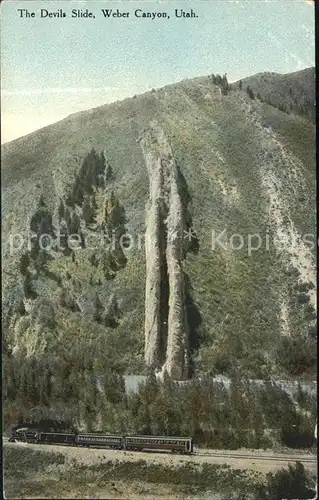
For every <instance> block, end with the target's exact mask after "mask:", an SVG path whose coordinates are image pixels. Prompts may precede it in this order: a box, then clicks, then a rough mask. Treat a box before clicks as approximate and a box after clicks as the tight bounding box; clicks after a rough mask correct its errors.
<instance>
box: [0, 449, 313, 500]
mask: <svg viewBox="0 0 319 500" xmlns="http://www.w3.org/2000/svg"><path fill="white" fill-rule="evenodd" d="M4 483H5V491H6V497H7V498H26V496H28V497H34V496H40V497H42V498H43V497H46V496H48V495H49V496H50V498H52V495H54V498H62V497H63V495H66V494H67V496H69V494H70V492H72V493H73V495H74V496H76V497H77V496H78V495H79V494H81V495H82V498H83V495H87V494H89V493H91V495H92V489H93V491H95V492H100V491H101V492H102V491H104V492H105V491H106V488H109V490H110V491H112V493H113V494H114V493H115V494H116V493H117V494H119V492H120V491H121V490H122V489H123V487H124V488H126V491H127V488H128V487H133V486H135V488H136V489H135V491H134V493H135V495H134V496H136V495H138V496H139V494H140V495H141V497H143V495H142V494H143V493H144V491H145V489H146V491H149V489H148V488H149V487H150V486H151V485H153V488H152V490H151V491H152V493H153V495H152V496H153V497H157V494H158V493H160V492H161V487H165V488H166V490H165V491H166V492H169V494H174V495H175V498H180V495H185V494H187V495H194V496H195V495H196V496H198V495H201V494H204V493H213V494H217V493H220V494H221V498H222V499H225V500H226V499H227V500H229V499H232V500H239V499H240V500H243V499H250V500H281V499H282V498H287V499H290V498H296V496H294V495H296V494H298V498H300V499H303V498H311V497H312V496H313V494H314V492H313V490H312V489H311V487H312V485H313V480H312V478H311V477H310V475H309V474H308V473H307V472H306V471H305V469H304V467H303V466H302V464H300V463H299V462H297V463H296V464H295V465H294V466H292V465H289V467H288V469H282V470H279V471H277V472H276V473H269V474H267V475H266V477H264V476H262V474H260V473H256V472H249V471H246V470H240V469H232V468H230V467H229V466H227V465H214V464H202V465H198V464H194V463H191V462H186V463H181V464H179V465H176V466H173V467H172V466H168V465H160V464H155V463H148V462H146V461H144V460H139V461H136V462H125V461H117V460H114V461H105V462H103V463H100V464H95V465H82V464H80V463H78V462H77V461H75V460H72V461H71V462H69V463H66V462H65V460H64V457H63V456H62V455H61V454H56V453H45V452H43V451H36V452H35V451H33V450H30V449H26V448H24V449H21V448H17V447H14V448H13V447H5V449H4ZM120 488H121V489H120ZM144 488H145V489H144ZM307 495H308V496H307ZM74 496H73V498H74ZM104 496H105V494H104Z"/></svg>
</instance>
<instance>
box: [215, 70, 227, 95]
mask: <svg viewBox="0 0 319 500" xmlns="http://www.w3.org/2000/svg"><path fill="white" fill-rule="evenodd" d="M211 79H212V81H213V84H214V85H218V86H219V87H220V89H221V91H222V94H223V95H227V94H228V91H229V90H230V88H229V83H228V80H227V73H225V74H224V75H223V76H220V75H214V74H212V75H211Z"/></svg>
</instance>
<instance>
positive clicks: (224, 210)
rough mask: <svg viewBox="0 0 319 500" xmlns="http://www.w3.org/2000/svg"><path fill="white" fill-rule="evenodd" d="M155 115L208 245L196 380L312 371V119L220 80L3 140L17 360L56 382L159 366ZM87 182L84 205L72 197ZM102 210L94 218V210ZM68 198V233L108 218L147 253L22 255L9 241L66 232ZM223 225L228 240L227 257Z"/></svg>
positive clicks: (192, 266)
mask: <svg viewBox="0 0 319 500" xmlns="http://www.w3.org/2000/svg"><path fill="white" fill-rule="evenodd" d="M306 71H307V70H306ZM285 77H286V79H287V81H290V79H292V78H294V77H293V76H292V75H285ZM253 79H255V80H256V81H258V89H259V90H258V92H259V93H260V94H261V95H262V91H263V90H264V92H265V93H266V94H267V93H268V91H269V89H270V87H271V88H273V90H272V92H273V93H274V96H277V97H278V99H279V100H280V101H281V100H282V92H284V90H282V89H281V90H280V92H279V93H278V88H277V84H276V82H275V83H273V82H274V79H273V78H272V79H270V80H269V79H268V80H269V81H268V80H267V81H265V80H264V79H263V78H260V77H259V76H258V75H257V76H256V77H252V79H250V80H249V84H250V85H251V87H252V88H253V89H254V86H253ZM255 80H254V81H255ZM298 81H300V82H301V83H302V81H303V80H302V78H299V80H298ZM272 85H274V87H272ZM307 91H308V90H307V88H305V92H307ZM288 92H289V91H288ZM266 94H265V95H266ZM267 95H268V94H267ZM277 97H276V98H277ZM275 102H277V101H276V100H275ZM151 120H156V121H157V122H158V123H159V125H160V126H161V128H162V130H163V132H164V134H165V137H166V139H167V140H168V141H169V143H170V146H171V149H172V152H173V155H174V158H175V160H176V162H177V164H178V166H179V168H180V171H181V172H182V174H183V176H184V178H185V181H186V189H187V192H188V194H189V196H190V197H191V204H190V212H191V216H192V220H193V228H194V230H195V231H196V235H197V238H198V251H197V252H193V253H192V252H189V253H188V254H187V256H186V259H185V261H184V271H185V273H186V275H187V276H188V280H189V290H190V296H191V301H192V307H193V314H192V321H191V325H190V330H191V331H190V338H191V350H192V351H191V355H192V360H193V365H194V374H195V375H199V374H201V373H207V374H214V373H228V374H229V373H232V372H233V371H234V370H236V371H239V372H240V373H242V374H245V375H247V376H250V377H258V378H262V377H265V376H268V375H272V376H279V375H280V376H285V377H288V376H292V377H295V376H301V375H305V376H312V374H313V373H314V370H315V364H314V363H315V346H314V341H313V335H314V333H313V332H314V328H315V317H316V316H315V310H314V283H315V275H314V267H313V266H314V250H311V248H310V249H309V248H308V247H309V245H308V246H307V244H305V243H304V242H303V241H302V238H303V237H304V235H305V234H307V233H311V234H313V233H314V231H315V190H314V185H315V143H314V140H315V130H314V125H313V123H312V121H311V120H308V119H307V118H306V117H305V116H303V117H302V116H299V115H296V114H288V113H286V112H284V111H282V110H280V109H277V107H274V106H273V105H269V104H267V102H265V99H263V102H262V101H261V100H259V99H251V98H250V97H248V95H247V93H246V92H245V90H244V88H243V90H242V91H240V90H236V89H233V90H230V91H229V92H228V93H227V94H226V95H221V93H220V91H219V87H218V86H216V85H214V84H213V83H212V79H211V78H210V77H201V78H197V79H194V80H186V81H183V82H181V83H179V84H174V85H170V86H167V87H164V88H162V89H158V90H156V91H155V90H154V91H152V92H148V93H146V94H143V95H141V96H137V97H134V98H131V99H126V100H124V101H121V102H115V103H113V104H110V105H106V106H101V107H99V108H95V109H92V110H90V111H86V112H81V113H77V114H74V115H71V116H69V117H68V118H66V119H65V120H63V121H61V122H58V123H56V124H54V125H50V126H49V127H46V128H44V129H41V130H39V131H36V132H34V133H32V134H29V135H28V136H25V137H22V138H20V139H17V140H15V141H12V142H10V143H8V144H6V145H4V147H3V159H2V185H3V219H2V224H3V243H4V250H3V265H4V272H3V278H4V284H3V297H4V315H3V318H4V319H3V321H4V343H5V346H4V347H5V356H7V357H8V360H9V359H11V360H14V361H12V363H17V364H19V363H20V361H19V360H21V363H22V360H25V358H26V359H27V360H29V361H28V362H30V363H31V365H30V366H31V367H32V366H37V368H34V369H35V370H40V368H39V366H42V365H43V366H48V365H50V369H49V368H46V370H48V373H49V375H48V376H49V377H50V376H51V375H52V372H53V375H54V376H55V377H56V379H57V380H58V379H59V378H61V380H62V379H63V377H64V375H63V373H64V372H63V370H64V368H63V367H64V366H65V370H67V368H66V367H69V369H70V370H71V372H72V370H75V371H76V373H82V372H81V370H84V371H83V373H84V372H85V373H87V371H89V372H90V373H94V374H96V373H101V372H102V373H105V372H108V371H109V370H113V369H115V370H116V371H120V372H126V373H135V374H138V373H145V367H144V362H143V355H144V353H143V349H144V286H145V256H144V246H143V245H140V248H139V245H138V241H139V237H140V238H141V237H142V235H143V234H144V232H145V207H146V203H147V200H148V196H149V179H148V173H147V169H146V166H145V160H144V157H143V154H142V150H141V147H140V139H141V138H142V137H143V134H145V133H146V132H147V130H148V129H149V126H150V121H151ZM92 148H94V150H95V151H96V152H97V155H100V154H101V152H102V151H104V154H105V156H106V159H107V162H108V163H107V162H106V163H105V165H107V164H109V165H110V166H111V169H112V171H113V177H112V178H111V179H109V180H108V181H107V182H106V185H105V186H104V184H103V185H99V183H98V182H97V178H98V174H95V173H94V172H95V171H94V169H93V170H92V172H91V170H90V172H91V173H90V174H86V173H85V172H86V167H85V166H84V167H83V162H84V160H85V159H86V158H87V155H88V154H89V153H90V151H91V150H92ZM159 155H160V151H159ZM87 161H91V160H87ZM92 161H93V160H92ZM94 161H95V160H94ZM94 168H95V167H94ZM79 186H82V187H81V189H82V190H83V193H84V195H83V196H84V198H83V199H85V200H86V201H85V202H84V201H83V200H82V201H81V203H80V202H78V201H77V200H76V199H75V201H74V200H73V201H72V200H71V201H70V193H73V194H74V192H75V191H76V189H78V188H79ZM112 197H113V198H112ZM93 198H94V199H93ZM93 202H94V204H95V205H94V207H95V208H94V216H93V218H92V220H91V222H87V221H86V220H85V216H84V208H83V206H84V205H83V204H84V203H87V204H90V203H93ZM61 203H62V205H63V206H64V209H63V210H64V216H63V217H64V218H68V221H69V222H67V223H66V224H69V226H68V230H69V229H70V227H71V226H72V224H73V226H74V224H75V227H76V229H77V231H80V232H81V234H93V233H94V231H95V232H96V231H97V225H98V221H97V218H98V217H100V219H99V220H100V223H101V224H102V226H103V224H104V226H105V227H107V228H108V229H107V230H108V231H111V230H112V229H114V228H116V231H118V230H121V231H126V232H127V233H129V234H130V235H131V236H132V238H133V241H134V246H133V248H132V249H124V253H125V258H124V257H123V258H121V256H119V255H118V254H116V252H115V253H111V254H110V252H108V251H107V250H106V249H105V248H103V249H102V250H100V253H97V252H94V251H92V250H90V249H88V248H84V247H83V246H82V247H81V249H79V250H76V251H74V252H71V253H70V254H67V253H65V252H61V251H52V252H49V254H48V253H46V252H42V253H41V252H39V251H38V249H37V248H36V245H34V244H33V247H32V248H31V249H29V250H28V249H27V248H26V247H24V248H23V249H21V250H19V251H12V249H11V251H10V241H11V246H12V241H14V242H15V243H16V244H17V241H18V240H17V237H16V239H15V240H12V237H11V240H10V238H9V235H10V234H13V233H14V234H17V233H19V234H23V235H24V236H25V237H26V235H27V233H28V231H29V230H30V228H32V227H33V228H34V227H35V226H36V227H37V231H39V228H40V227H42V228H43V227H45V228H46V229H48V227H49V226H50V227H49V229H50V231H52V232H53V233H54V231H55V230H56V228H57V226H58V225H59V221H60V222H61V214H60V212H59V207H61ZM68 203H69V205H68ZM92 206H93V205H92ZM114 207H115V208H114ZM116 207H118V208H116ZM65 210H66V211H67V212H68V215H67V216H66V215H65ZM112 210H113V212H112ZM116 210H118V213H122V212H123V213H124V212H125V217H124V216H123V220H122V222H123V224H122V226H123V227H122V226H121V227H122V229H119V224H118V221H115V220H113V219H112V217H111V216H110V214H111V213H113V214H115V212H116ZM60 211H61V208H60ZM116 213H117V212H116ZM59 214H60V215H59ZM99 214H100V215H99ZM101 214H102V215H101ZM59 217H60V219H59ZM63 217H62V219H63ZM110 217H111V218H110ZM124 218H125V221H124ZM111 219H112V220H111ZM101 221H102V222H101ZM122 222H121V223H122ZM70 225H71V226H70ZM73 226H72V227H73ZM102 226H101V227H102ZM104 226H103V227H104ZM123 228H124V229H123ZM103 230H104V229H103ZM214 231H215V234H216V236H218V235H219V234H220V233H221V232H223V231H225V232H224V237H223V238H221V239H219V241H220V242H221V243H218V242H217V243H216V244H215V248H213V247H212V232H214ZM38 234H39V233H38ZM236 234H237V235H240V236H232V235H236ZM249 234H251V235H256V234H258V235H259V236H260V237H261V240H262V242H261V244H260V245H261V248H260V249H259V250H257V251H249V248H248V244H249V238H252V239H251V241H252V244H253V245H256V243H257V239H258V238H257V236H254V237H249ZM267 237H268V240H267ZM274 237H277V239H278V238H279V243H281V249H280V251H278V246H277V247H275V246H274V244H273V239H274ZM225 238H226V239H227V242H228V245H225V244H224V241H225ZM289 238H290V239H291V238H292V239H295V245H291V244H290V243H289V241H288V243H287V240H289ZM241 239H243V247H242V248H241V249H237V247H238V246H239V244H240V243H241ZM267 241H269V245H268V246H267ZM93 254H94V255H93ZM104 263H105V266H108V267H107V268H106V267H105V266H104ZM102 264H103V265H102ZM103 266H104V267H103ZM101 318H102V319H101ZM48 360H50V361H48ZM24 362H25V361H23V363H24ZM8 363H9V361H8ZM32 363H35V365H32ZM37 363H38V364H37ZM70 367H73V368H70ZM9 371H10V370H9ZM31 371H32V368H31ZM62 372H63V373H62ZM41 373H44V372H43V370H42V372H41ZM8 376H10V377H13V375H12V373H9V374H8ZM19 376H20V377H22V378H20V379H19V380H24V379H23V376H22V375H21V374H20V375H19ZM68 376H69V375H68ZM83 376H84V375H83ZM21 383H22V382H21ZM26 383H29V382H26ZM30 383H31V382H30ZM55 390H56V394H58V392H59V390H60V389H58V388H56V389H55ZM61 390H62V389H61Z"/></svg>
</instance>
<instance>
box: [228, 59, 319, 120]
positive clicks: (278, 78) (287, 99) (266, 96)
mask: <svg viewBox="0 0 319 500" xmlns="http://www.w3.org/2000/svg"><path fill="white" fill-rule="evenodd" d="M315 79H316V74H315V68H307V69H305V70H302V71H296V72H295V73H290V74H288V75H280V74H278V73H269V72H268V73H258V74H257V75H253V76H251V77H248V78H244V80H242V84H241V85H242V88H243V89H246V88H247V87H248V86H249V87H250V88H251V89H252V91H253V92H254V94H255V95H256V96H258V97H259V99H261V100H263V101H264V102H267V103H268V104H270V105H271V106H275V107H276V108H278V109H280V110H282V111H285V112H286V113H295V114H299V115H301V116H305V117H307V118H310V119H311V120H312V121H315V118H316V105H315V102H316V80H315ZM234 87H235V88H238V87H239V82H237V83H236V84H234Z"/></svg>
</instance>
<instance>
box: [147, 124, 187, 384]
mask: <svg viewBox="0 0 319 500" xmlns="http://www.w3.org/2000/svg"><path fill="white" fill-rule="evenodd" d="M141 146H142V149H143V153H144V157H145V160H146V165H147V169H148V173H149V179H150V197H149V200H148V205H147V214H146V241H145V250H146V299H145V362H146V364H147V365H148V366H151V367H154V368H156V369H161V370H162V371H164V370H165V371H167V373H168V374H169V375H170V376H172V377H173V378H177V379H179V378H183V377H185V376H186V373H187V338H188V334H187V331H188V328H187V314H186V308H185V299H184V297H185V287H184V278H183V265H182V260H183V255H184V245H183V238H184V229H185V228H186V224H185V220H184V219H185V217H184V212H185V210H184V207H183V201H182V199H181V196H180V192H179V187H178V179H179V171H178V167H177V165H176V162H175V160H174V158H173V155H172V151H171V148H170V145H169V143H168V141H167V140H166V138H165V136H164V133H163V131H162V130H161V128H160V127H159V125H158V124H157V123H156V122H152V123H151V128H150V131H149V132H148V133H147V134H145V135H144V137H143V138H142V139H141Z"/></svg>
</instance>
